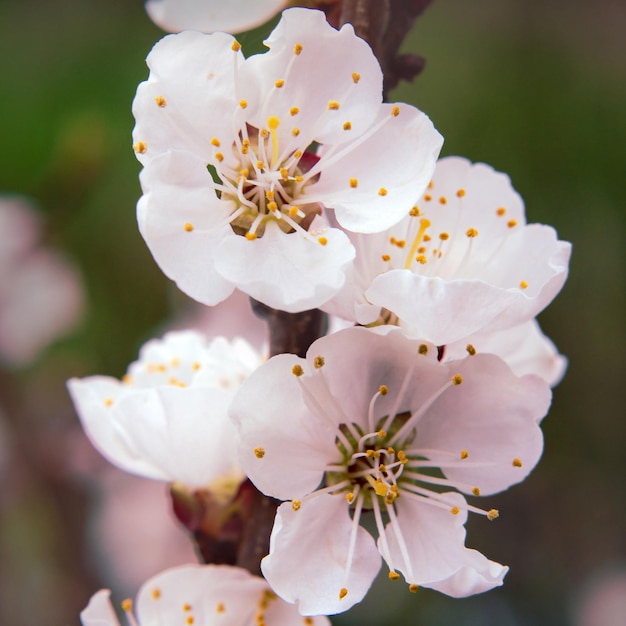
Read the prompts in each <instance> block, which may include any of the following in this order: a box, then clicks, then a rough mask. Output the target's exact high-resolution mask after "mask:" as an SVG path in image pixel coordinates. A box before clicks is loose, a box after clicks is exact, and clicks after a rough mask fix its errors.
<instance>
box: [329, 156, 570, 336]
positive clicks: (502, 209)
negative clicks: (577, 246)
mask: <svg viewBox="0 0 626 626" xmlns="http://www.w3.org/2000/svg"><path fill="white" fill-rule="evenodd" d="M416 198H417V196H416ZM351 240H352V243H353V244H354V246H355V247H356V250H357V256H356V260H355V263H354V266H353V268H352V269H351V271H350V273H349V275H348V279H347V281H346V284H345V286H344V288H343V290H342V291H341V292H340V293H339V294H338V295H337V296H336V297H335V299H334V300H332V301H331V302H329V303H327V304H326V305H325V306H324V308H325V309H326V310H327V311H329V312H331V313H333V314H336V315H339V316H341V317H344V318H347V319H353V320H355V321H357V322H359V323H361V324H370V323H373V322H376V321H377V320H379V319H382V320H383V321H392V322H393V321H395V322H397V323H398V324H400V325H401V326H404V327H405V328H407V330H408V331H409V332H410V333H411V334H412V335H413V336H415V337H420V338H422V339H425V340H427V341H432V342H433V343H435V344H436V345H445V344H448V343H452V342H455V341H459V340H463V339H466V338H467V337H469V336H470V335H473V334H475V333H487V332H494V331H500V330H505V329H508V328H512V327H514V326H517V325H519V324H522V323H524V322H527V321H529V320H531V319H532V318H533V317H535V316H536V315H537V314H538V313H539V312H540V311H542V310H543V309H544V308H545V307H546V306H547V305H548V304H549V303H550V302H551V301H552V299H553V298H554V297H555V296H556V295H557V293H558V292H559V291H560V289H561V287H562V286H563V284H564V282H565V280H566V278H567V272H568V262H569V257H570V252H571V245H570V244H569V243H568V242H564V241H559V240H558V239H557V235H556V233H555V231H554V229H553V228H551V227H550V226H544V225H541V224H526V220H525V217H524V205H523V203H522V199H521V198H520V196H519V194H518V193H517V192H516V191H515V190H514V189H513V187H512V186H511V182H510V180H509V177H508V176H506V175H505V174H502V173H499V172H496V171H495V170H493V168H491V167H490V166H488V165H485V164H484V163H476V164H472V163H471V162H470V161H468V160H466V159H463V158H460V157H447V158H443V159H441V160H440V161H439V162H438V163H437V167H436V169H435V174H434V176H433V180H432V181H431V183H430V184H429V186H428V189H426V191H425V193H424V194H423V195H422V196H421V198H419V200H418V201H417V202H416V204H415V206H414V207H413V208H411V210H410V211H407V213H406V214H405V217H404V219H403V220H402V221H401V222H399V223H398V224H397V225H395V226H393V227H392V228H390V229H388V230H387V231H385V232H381V233H378V234H375V235H363V234H358V235H355V234H352V235H351Z"/></svg>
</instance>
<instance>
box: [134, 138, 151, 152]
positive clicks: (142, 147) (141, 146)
mask: <svg viewBox="0 0 626 626" xmlns="http://www.w3.org/2000/svg"><path fill="white" fill-rule="evenodd" d="M147 149H148V144H147V143H146V142H145V141H138V142H137V143H135V144H133V150H134V151H135V152H136V153H137V154H145V153H146V150H147Z"/></svg>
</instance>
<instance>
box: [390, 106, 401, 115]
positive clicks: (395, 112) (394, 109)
mask: <svg viewBox="0 0 626 626" xmlns="http://www.w3.org/2000/svg"><path fill="white" fill-rule="evenodd" d="M391 115H392V116H393V117H398V115H400V107H399V106H397V105H394V106H392V107H391Z"/></svg>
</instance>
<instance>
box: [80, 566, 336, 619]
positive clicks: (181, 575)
mask: <svg viewBox="0 0 626 626" xmlns="http://www.w3.org/2000/svg"><path fill="white" fill-rule="evenodd" d="M109 596H110V591H109V590H108V589H102V590H101V591H99V592H98V593H96V594H94V595H93V596H92V598H91V600H90V601H89V604H88V605H87V607H86V608H85V609H84V610H83V611H82V612H81V614H80V619H81V622H82V625H83V626H120V622H119V620H118V619H117V616H116V615H115V611H114V609H113V606H112V605H111V601H110V600H109ZM122 610H123V611H124V613H125V614H126V617H127V619H128V623H129V626H155V625H156V624H163V625H168V626H173V625H174V624H198V626H205V625H208V624H228V626H252V625H253V624H259V625H260V624H266V625H267V626H295V625H300V624H301V625H302V626H307V625H310V626H329V625H330V622H329V620H328V618H326V617H314V618H304V619H303V618H302V617H300V615H298V613H297V612H296V610H295V609H294V607H293V606H292V605H289V604H286V603H285V602H283V601H282V600H280V599H279V598H278V597H277V596H276V594H275V593H273V592H272V591H271V590H270V588H269V587H268V585H267V583H266V582H265V581H264V580H263V579H262V578H259V577H258V576H252V575H251V574H249V573H248V572H247V571H246V570H243V569H241V568H238V567H229V566H224V565H221V566H220V565H183V566H181V567H174V568H171V569H169V570H165V571H164V572H161V573H160V574H157V575H156V576H154V577H152V578H151V579H150V580H148V581H146V583H144V585H143V586H142V587H141V589H140V590H139V593H138V594H137V600H136V602H133V601H132V600H130V599H126V600H124V601H123V602H122ZM135 616H136V617H135Z"/></svg>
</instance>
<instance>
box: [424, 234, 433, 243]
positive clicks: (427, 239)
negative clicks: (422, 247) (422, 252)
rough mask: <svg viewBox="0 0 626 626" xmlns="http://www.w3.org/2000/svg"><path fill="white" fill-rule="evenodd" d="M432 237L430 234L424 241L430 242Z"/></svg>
mask: <svg viewBox="0 0 626 626" xmlns="http://www.w3.org/2000/svg"><path fill="white" fill-rule="evenodd" d="M431 239H432V237H431V236H430V235H429V234H426V235H424V241H430V240H431Z"/></svg>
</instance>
